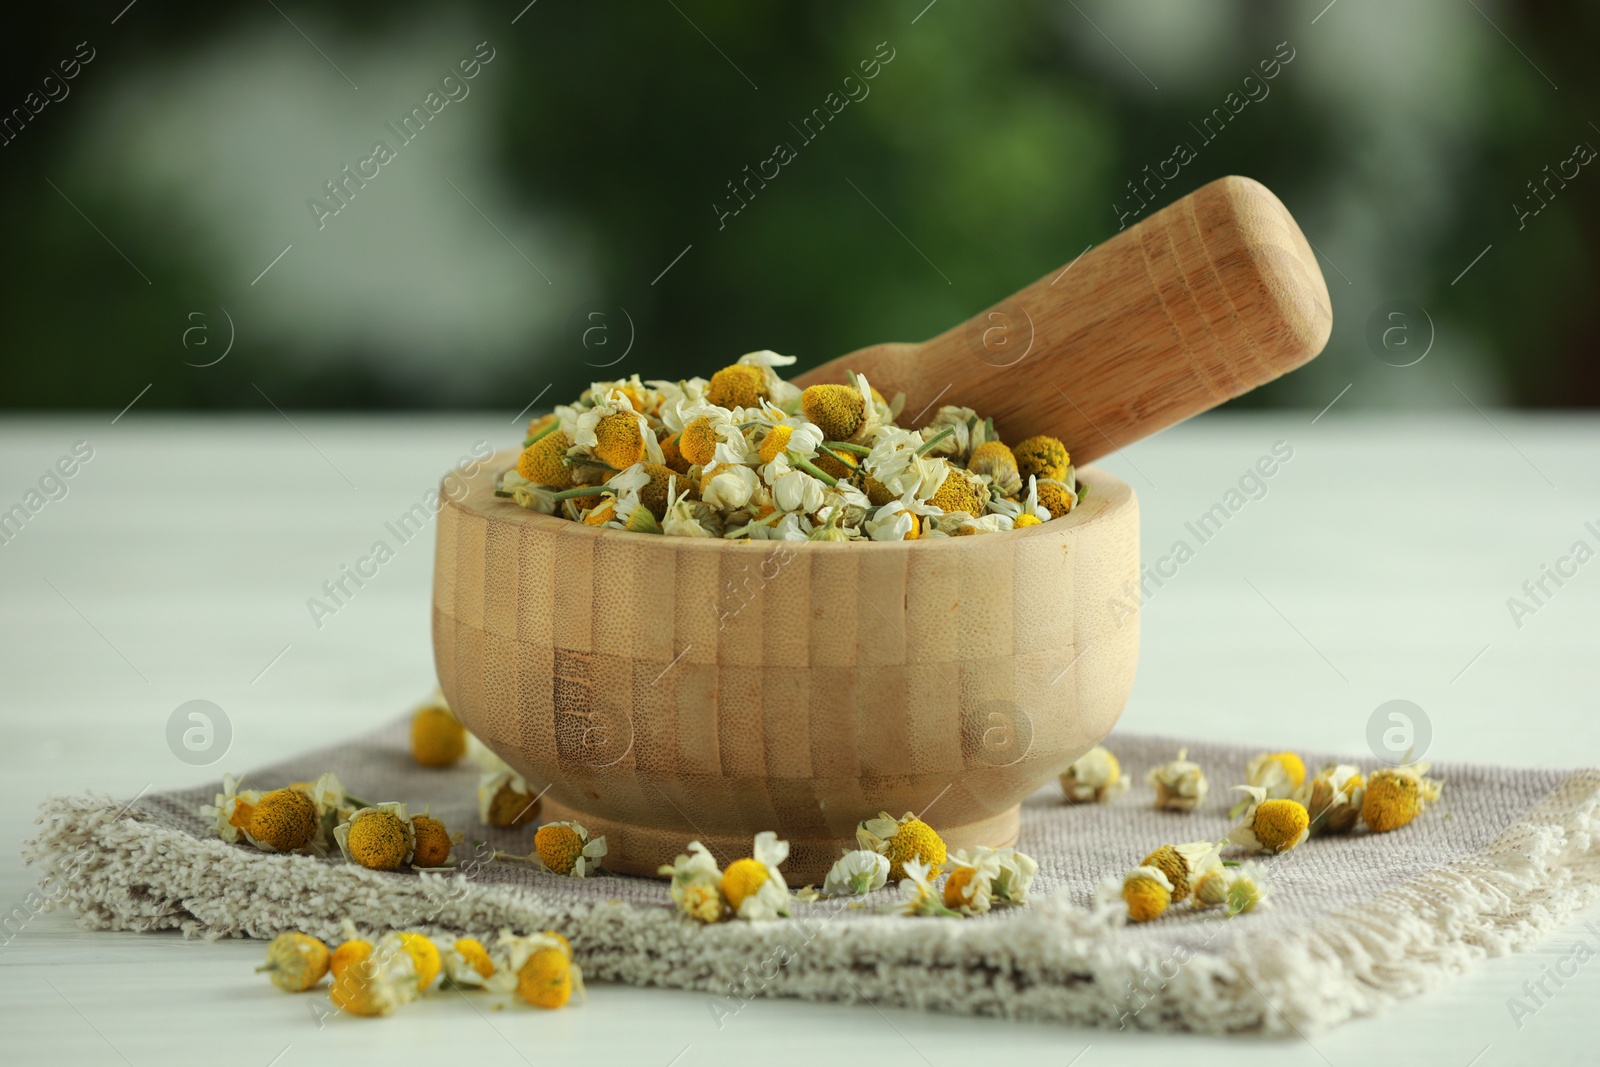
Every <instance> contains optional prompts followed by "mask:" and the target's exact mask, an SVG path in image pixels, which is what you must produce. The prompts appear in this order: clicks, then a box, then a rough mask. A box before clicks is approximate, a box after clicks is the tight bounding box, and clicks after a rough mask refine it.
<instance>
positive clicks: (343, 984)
mask: <svg viewBox="0 0 1600 1067" xmlns="http://www.w3.org/2000/svg"><path fill="white" fill-rule="evenodd" d="M329 972H330V974H331V975H332V977H333V980H332V982H330V983H329V986H328V999H329V1000H330V1001H332V1003H333V1005H334V1007H336V1008H338V1009H340V1010H341V1011H347V1012H349V1013H350V1014H352V1015H369V1016H370V1015H388V1014H389V1013H390V1012H392V1011H394V1009H395V1008H397V1007H398V1006H400V1005H401V1004H404V1003H407V1002H409V1001H412V1000H415V999H416V998H417V996H418V994H419V992H420V991H419V989H418V986H417V971H416V965H415V964H414V963H413V962H412V958H411V955H410V954H409V953H407V952H405V951H403V950H399V949H398V948H397V947H396V946H394V945H393V944H392V943H391V944H390V945H389V946H387V947H386V948H385V950H383V951H379V949H378V948H377V947H376V946H374V945H373V944H372V943H371V942H369V941H366V940H362V939H358V938H357V939H351V940H349V941H346V942H345V943H344V944H342V945H340V946H339V947H338V948H337V949H336V950H335V951H334V954H333V958H332V960H331V962H330V967H329Z"/></svg>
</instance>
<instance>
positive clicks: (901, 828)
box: [856, 811, 947, 882]
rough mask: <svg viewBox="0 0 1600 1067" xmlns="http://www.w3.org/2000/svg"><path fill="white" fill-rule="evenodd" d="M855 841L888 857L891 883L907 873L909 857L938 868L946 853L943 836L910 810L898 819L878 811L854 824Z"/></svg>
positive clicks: (932, 868)
mask: <svg viewBox="0 0 1600 1067" xmlns="http://www.w3.org/2000/svg"><path fill="white" fill-rule="evenodd" d="M856 842H857V843H858V844H859V845H860V846H861V847H862V848H864V849H868V850H870V851H872V852H879V853H882V854H883V855H885V856H887V857H889V880H890V881H891V882H898V881H900V880H901V879H902V878H904V877H905V876H906V864H907V863H909V862H911V861H912V860H918V861H920V862H922V863H923V864H925V865H926V866H927V867H928V868H929V869H930V870H937V869H938V868H939V867H940V866H942V865H943V864H944V861H945V859H946V855H947V853H946V850H945V845H944V839H943V838H942V837H940V836H939V835H938V834H937V833H935V832H934V829H933V827H931V826H929V825H928V824H927V823H925V822H923V821H922V820H921V819H919V818H917V817H916V816H915V815H913V814H912V813H911V812H909V811H908V812H906V814H905V817H904V818H902V819H898V820H897V819H895V818H894V817H893V816H891V815H890V814H889V813H888V812H886V811H880V812H879V813H878V817H877V818H876V819H868V820H867V821H866V822H864V823H862V824H861V825H859V826H857V827H856Z"/></svg>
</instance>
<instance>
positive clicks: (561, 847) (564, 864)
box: [528, 822, 606, 878]
mask: <svg viewBox="0 0 1600 1067" xmlns="http://www.w3.org/2000/svg"><path fill="white" fill-rule="evenodd" d="M605 854H606V839H605V838H604V837H596V838H594V839H593V840H591V839H590V838H589V831H588V830H585V829H584V828H583V827H582V826H581V825H579V824H578V823H575V822H547V823H545V824H544V825H543V826H541V827H539V829H538V832H536V833H535V834H534V835H533V855H532V856H529V857H528V859H529V860H537V861H538V863H539V865H540V866H542V867H543V868H544V869H545V870H547V871H549V872H550V873H551V874H561V875H570V876H571V877H573V878H586V877H588V876H589V875H591V874H593V873H594V872H595V871H597V870H599V869H600V857H602V856H604V855H605Z"/></svg>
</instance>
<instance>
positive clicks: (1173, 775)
mask: <svg viewBox="0 0 1600 1067" xmlns="http://www.w3.org/2000/svg"><path fill="white" fill-rule="evenodd" d="M1148 780H1149V782H1150V785H1151V787H1152V788H1154V789H1155V793H1156V809H1157V810H1158V811H1193V810H1194V809H1196V808H1198V807H1199V806H1200V805H1201V804H1204V803H1205V799H1206V793H1208V792H1209V791H1210V789H1211V784H1210V783H1209V782H1207V781H1206V775H1205V772H1204V771H1202V770H1201V769H1200V764H1198V763H1195V762H1194V761H1192V760H1191V759H1189V750H1188V749H1186V748H1180V749H1179V750H1178V758H1177V759H1175V760H1173V761H1172V762H1170V763H1163V764H1162V765H1161V766H1159V767H1152V768H1151V769H1150V774H1149V779H1148Z"/></svg>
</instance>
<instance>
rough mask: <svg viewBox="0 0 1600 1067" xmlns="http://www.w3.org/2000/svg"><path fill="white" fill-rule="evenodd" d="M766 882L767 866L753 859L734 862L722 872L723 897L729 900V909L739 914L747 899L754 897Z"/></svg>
mask: <svg viewBox="0 0 1600 1067" xmlns="http://www.w3.org/2000/svg"><path fill="white" fill-rule="evenodd" d="M766 881H767V866H766V864H764V863H761V862H759V861H757V860H753V859H742V860H734V861H733V862H732V863H730V864H728V869H727V870H725V871H723V872H722V895H723V896H725V897H727V898H728V907H730V908H732V909H733V910H734V911H735V912H737V911H738V910H739V905H740V904H743V903H744V900H745V898H746V897H748V896H751V895H753V894H754V893H755V892H756V890H758V889H760V888H761V887H762V885H764V884H765V883H766Z"/></svg>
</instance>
